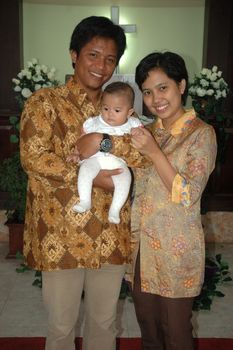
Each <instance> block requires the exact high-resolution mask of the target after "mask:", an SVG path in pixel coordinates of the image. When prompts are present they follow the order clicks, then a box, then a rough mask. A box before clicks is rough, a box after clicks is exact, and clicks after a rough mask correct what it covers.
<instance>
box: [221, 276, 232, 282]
mask: <svg viewBox="0 0 233 350" xmlns="http://www.w3.org/2000/svg"><path fill="white" fill-rule="evenodd" d="M230 281H233V279H232V278H231V277H230V276H229V277H226V278H224V279H223V282H230Z"/></svg>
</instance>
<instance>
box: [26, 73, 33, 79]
mask: <svg viewBox="0 0 233 350" xmlns="http://www.w3.org/2000/svg"><path fill="white" fill-rule="evenodd" d="M26 76H27V79H28V80H30V79H31V77H32V73H31V72H30V71H28V72H27V75H26Z"/></svg>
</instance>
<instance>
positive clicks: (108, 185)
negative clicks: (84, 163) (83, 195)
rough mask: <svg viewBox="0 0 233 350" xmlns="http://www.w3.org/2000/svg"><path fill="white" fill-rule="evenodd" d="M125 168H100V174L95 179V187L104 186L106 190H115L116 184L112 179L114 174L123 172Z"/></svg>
mask: <svg viewBox="0 0 233 350" xmlns="http://www.w3.org/2000/svg"><path fill="white" fill-rule="evenodd" d="M123 171H124V170H123V169H114V170H100V172H99V174H98V175H97V176H96V178H95V179H94V181H93V185H94V187H99V188H102V189H103V190H105V191H109V192H113V191H114V184H113V181H112V176H114V175H119V174H121V173H122V172H123Z"/></svg>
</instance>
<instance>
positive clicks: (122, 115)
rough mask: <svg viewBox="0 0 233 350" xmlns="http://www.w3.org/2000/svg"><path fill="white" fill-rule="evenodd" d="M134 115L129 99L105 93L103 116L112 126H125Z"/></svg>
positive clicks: (102, 108)
mask: <svg viewBox="0 0 233 350" xmlns="http://www.w3.org/2000/svg"><path fill="white" fill-rule="evenodd" d="M132 113H133V109H132V108H131V106H130V103H129V101H128V98H127V97H126V96H124V95H117V94H108V93H105V94H104V96H103V99H102V107H101V114H102V117H103V119H104V121H105V122H106V123H107V124H109V125H111V126H119V125H123V124H125V123H126V122H127V118H128V117H129V116H130V115H131V114H132Z"/></svg>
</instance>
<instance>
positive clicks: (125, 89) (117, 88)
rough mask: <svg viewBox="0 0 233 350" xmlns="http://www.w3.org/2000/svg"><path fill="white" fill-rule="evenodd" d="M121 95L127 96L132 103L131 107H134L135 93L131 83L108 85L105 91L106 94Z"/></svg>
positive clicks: (119, 82)
mask: <svg viewBox="0 0 233 350" xmlns="http://www.w3.org/2000/svg"><path fill="white" fill-rule="evenodd" d="M105 93H107V94H110V95H111V94H119V95H124V96H127V97H128V99H129V102H130V105H131V106H132V107H133V105H134V98H135V93H134V89H133V88H132V86H131V85H130V84H129V83H126V82H123V81H115V82H113V83H110V84H108V85H107V86H106V87H105V89H104V94H105Z"/></svg>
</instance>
